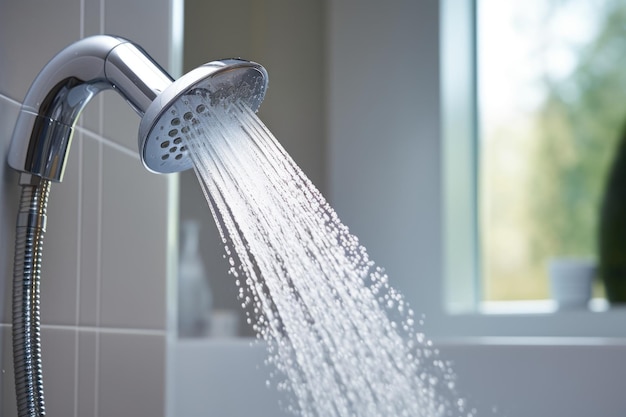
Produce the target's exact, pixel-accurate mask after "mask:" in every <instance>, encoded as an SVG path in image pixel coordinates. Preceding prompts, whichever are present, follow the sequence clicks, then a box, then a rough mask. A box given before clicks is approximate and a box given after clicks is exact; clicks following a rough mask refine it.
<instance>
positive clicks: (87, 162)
mask: <svg viewBox="0 0 626 417" xmlns="http://www.w3.org/2000/svg"><path fill="white" fill-rule="evenodd" d="M81 137H82V151H83V166H82V201H81V203H82V207H81V210H82V215H81V226H80V232H81V238H80V243H81V248H80V294H79V298H78V303H79V313H78V314H79V319H78V320H79V324H80V325H81V326H96V325H98V321H97V320H98V299H99V282H100V281H99V278H100V213H101V210H100V206H101V204H102V196H101V189H100V175H101V171H100V170H101V166H100V163H101V152H102V150H101V146H102V145H101V142H100V141H98V140H96V139H95V138H93V137H92V136H91V135H88V134H82V135H81Z"/></svg>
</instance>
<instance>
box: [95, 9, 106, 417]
mask: <svg viewBox="0 0 626 417" xmlns="http://www.w3.org/2000/svg"><path fill="white" fill-rule="evenodd" d="M104 12H105V10H104V0H100V30H99V32H100V33H104ZM98 100H100V101H99V104H100V105H99V108H98V132H99V133H100V136H101V137H103V136H104V98H103V97H102V94H100V96H99V97H98ZM103 152H104V148H103V144H102V141H101V140H98V184H97V187H98V212H97V214H96V216H97V218H96V223H97V225H98V226H97V231H96V236H97V240H96V242H97V243H96V251H97V252H96V253H97V255H96V326H97V327H98V328H99V327H100V299H101V291H100V290H101V278H102V192H103V191H102V189H103V184H102V182H103V179H102V176H103V171H104V170H103V168H102V164H103V158H104V157H103V155H102V154H103ZM95 344H96V346H95V352H94V357H95V364H94V394H93V415H94V417H98V415H99V414H100V412H99V411H100V332H96V333H95Z"/></svg>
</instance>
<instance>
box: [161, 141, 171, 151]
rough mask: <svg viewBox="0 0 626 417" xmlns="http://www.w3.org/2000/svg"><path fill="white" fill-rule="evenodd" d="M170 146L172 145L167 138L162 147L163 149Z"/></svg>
mask: <svg viewBox="0 0 626 417" xmlns="http://www.w3.org/2000/svg"><path fill="white" fill-rule="evenodd" d="M168 146H170V141H169V140H166V141H165V142H162V143H161V148H163V149H165V148H167V147H168Z"/></svg>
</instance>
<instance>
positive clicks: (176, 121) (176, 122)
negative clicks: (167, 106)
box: [172, 117, 180, 126]
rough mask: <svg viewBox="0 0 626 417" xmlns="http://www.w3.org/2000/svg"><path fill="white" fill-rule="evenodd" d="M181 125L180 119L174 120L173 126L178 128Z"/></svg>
mask: <svg viewBox="0 0 626 417" xmlns="http://www.w3.org/2000/svg"><path fill="white" fill-rule="evenodd" d="M179 124H180V119H179V118H178V117H176V118H175V119H172V126H178V125H179Z"/></svg>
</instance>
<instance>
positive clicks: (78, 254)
mask: <svg viewBox="0 0 626 417" xmlns="http://www.w3.org/2000/svg"><path fill="white" fill-rule="evenodd" d="M79 7H80V12H79V13H80V38H81V39H82V38H83V37H84V36H85V0H80V6H79ZM83 166H84V160H83V138H82V137H81V138H80V140H79V141H78V193H77V194H78V216H77V217H78V218H77V219H76V222H77V227H76V229H77V236H76V242H77V246H76V304H75V306H76V307H75V313H74V314H75V321H74V324H75V333H74V417H78V378H79V374H80V372H79V369H78V366H79V363H80V362H79V360H78V359H79V356H80V342H79V333H78V325H79V324H80V319H79V317H80V277H81V273H80V272H81V257H82V256H81V255H82V249H81V248H82V223H83V222H82V218H83Z"/></svg>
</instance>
